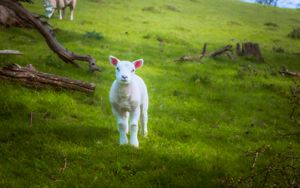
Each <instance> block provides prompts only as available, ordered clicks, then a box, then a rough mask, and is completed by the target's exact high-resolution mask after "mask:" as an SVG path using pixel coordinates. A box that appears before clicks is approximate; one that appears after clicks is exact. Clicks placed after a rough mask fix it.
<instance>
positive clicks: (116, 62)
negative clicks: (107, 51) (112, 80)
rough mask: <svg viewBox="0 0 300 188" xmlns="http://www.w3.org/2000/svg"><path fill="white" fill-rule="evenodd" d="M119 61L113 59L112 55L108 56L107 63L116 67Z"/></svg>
mask: <svg viewBox="0 0 300 188" xmlns="http://www.w3.org/2000/svg"><path fill="white" fill-rule="evenodd" d="M119 61H120V60H119V59H118V58H116V57H114V56H112V55H110V56H109V62H110V63H111V64H112V65H114V66H116V65H117V64H118V63H119Z"/></svg>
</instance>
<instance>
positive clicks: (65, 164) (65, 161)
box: [59, 157, 68, 173]
mask: <svg viewBox="0 0 300 188" xmlns="http://www.w3.org/2000/svg"><path fill="white" fill-rule="evenodd" d="M67 164H68V162H67V157H65V158H64V166H63V167H62V168H60V169H59V171H60V173H64V171H65V170H66V168H67Z"/></svg>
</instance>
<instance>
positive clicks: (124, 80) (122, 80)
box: [121, 79, 129, 84]
mask: <svg viewBox="0 0 300 188" xmlns="http://www.w3.org/2000/svg"><path fill="white" fill-rule="evenodd" d="M121 83H123V84H128V83H129V82H128V80H127V79H121Z"/></svg>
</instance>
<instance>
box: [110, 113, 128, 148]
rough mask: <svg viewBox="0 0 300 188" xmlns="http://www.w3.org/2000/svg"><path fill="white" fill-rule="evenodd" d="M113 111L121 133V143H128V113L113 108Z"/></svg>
mask: <svg viewBox="0 0 300 188" xmlns="http://www.w3.org/2000/svg"><path fill="white" fill-rule="evenodd" d="M113 113H114V115H115V118H116V120H117V124H118V128H119V133H120V145H124V144H128V139H127V132H128V115H127V113H126V112H121V113H120V112H118V111H117V110H116V109H114V108H113Z"/></svg>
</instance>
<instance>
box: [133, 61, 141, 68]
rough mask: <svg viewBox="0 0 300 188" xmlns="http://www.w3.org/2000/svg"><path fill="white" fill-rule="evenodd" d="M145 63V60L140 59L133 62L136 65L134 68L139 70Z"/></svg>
mask: <svg viewBox="0 0 300 188" xmlns="http://www.w3.org/2000/svg"><path fill="white" fill-rule="evenodd" d="M143 63H144V60H143V59H138V60H135V61H134V62H133V64H134V67H135V68H136V69H137V68H140V67H141V66H142V65H143Z"/></svg>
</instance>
